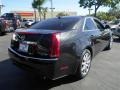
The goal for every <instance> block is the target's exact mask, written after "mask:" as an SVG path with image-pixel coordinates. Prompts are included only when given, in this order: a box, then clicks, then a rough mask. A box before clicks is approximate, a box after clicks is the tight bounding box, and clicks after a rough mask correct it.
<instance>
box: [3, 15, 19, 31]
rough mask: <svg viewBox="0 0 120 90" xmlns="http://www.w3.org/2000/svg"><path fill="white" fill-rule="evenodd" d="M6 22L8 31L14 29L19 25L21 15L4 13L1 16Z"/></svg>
mask: <svg viewBox="0 0 120 90" xmlns="http://www.w3.org/2000/svg"><path fill="white" fill-rule="evenodd" d="M1 18H3V19H4V20H6V22H7V23H8V31H10V30H11V29H12V30H16V29H17V28H19V27H20V21H21V16H20V15H19V14H15V13H5V14H3V15H2V16H1Z"/></svg>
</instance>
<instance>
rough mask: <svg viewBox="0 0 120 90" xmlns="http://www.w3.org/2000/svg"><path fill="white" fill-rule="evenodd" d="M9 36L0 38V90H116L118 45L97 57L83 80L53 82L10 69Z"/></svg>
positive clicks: (119, 88)
mask: <svg viewBox="0 0 120 90" xmlns="http://www.w3.org/2000/svg"><path fill="white" fill-rule="evenodd" d="M11 37H12V34H11V33H9V34H7V35H4V36H0V90H48V89H49V90H120V41H119V40H118V39H117V38H116V39H115V40H114V42H113V48H112V49H111V50H109V51H103V52H101V53H99V54H98V55H97V56H96V57H95V58H94V59H93V61H92V67H91V70H90V72H89V74H88V76H87V77H86V78H85V79H82V80H77V79H76V78H74V77H73V76H69V77H65V78H62V79H59V80H56V81H51V80H42V79H40V78H39V77H38V76H37V75H35V74H31V73H28V72H26V71H24V70H21V69H19V68H17V67H16V66H14V65H13V64H12V62H11V60H10V59H9V56H8V52H7V49H8V47H9V45H10V39H11Z"/></svg>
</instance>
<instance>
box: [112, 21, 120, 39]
mask: <svg viewBox="0 0 120 90" xmlns="http://www.w3.org/2000/svg"><path fill="white" fill-rule="evenodd" d="M111 30H112V32H113V35H114V36H118V37H119V38H120V19H117V20H114V21H112V22H111Z"/></svg>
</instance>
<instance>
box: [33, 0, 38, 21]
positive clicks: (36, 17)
mask: <svg viewBox="0 0 120 90" xmlns="http://www.w3.org/2000/svg"><path fill="white" fill-rule="evenodd" d="M35 1H36V0H34V2H35ZM33 9H34V16H35V22H36V21H37V20H36V18H37V16H36V9H35V8H33Z"/></svg>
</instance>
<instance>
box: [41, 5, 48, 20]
mask: <svg viewBox="0 0 120 90" xmlns="http://www.w3.org/2000/svg"><path fill="white" fill-rule="evenodd" d="M47 12H48V8H47V7H45V8H42V13H43V18H44V20H45V19H46V14H47Z"/></svg>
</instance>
